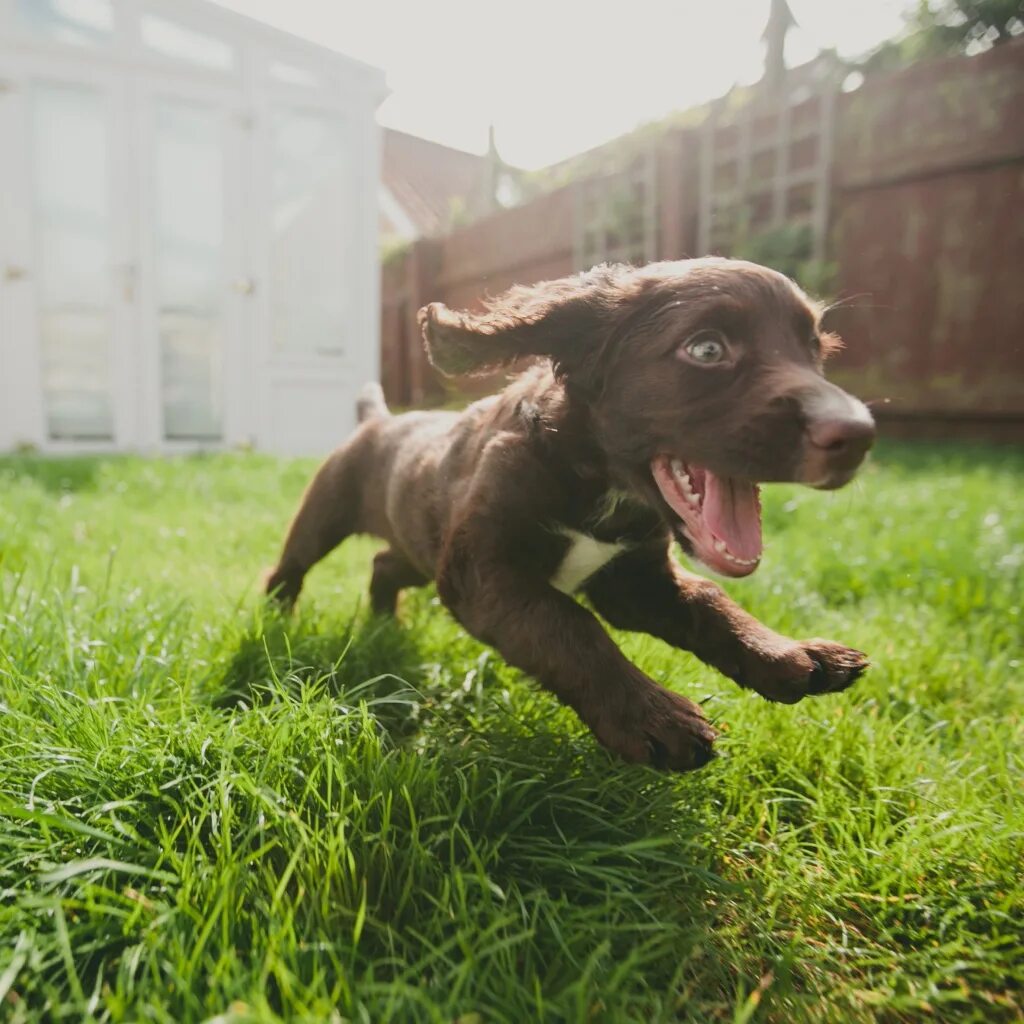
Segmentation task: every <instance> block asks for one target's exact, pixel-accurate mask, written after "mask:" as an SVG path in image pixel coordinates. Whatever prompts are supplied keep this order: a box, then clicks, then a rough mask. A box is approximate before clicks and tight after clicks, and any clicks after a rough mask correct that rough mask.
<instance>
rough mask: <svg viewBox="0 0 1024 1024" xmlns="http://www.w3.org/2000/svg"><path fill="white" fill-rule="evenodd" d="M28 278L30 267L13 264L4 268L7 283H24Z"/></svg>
mask: <svg viewBox="0 0 1024 1024" xmlns="http://www.w3.org/2000/svg"><path fill="white" fill-rule="evenodd" d="M26 277H28V267H19V266H16V265H15V264H13V263H9V264H8V265H7V266H6V267H4V280H5V281H23V280H24V279H25V278H26Z"/></svg>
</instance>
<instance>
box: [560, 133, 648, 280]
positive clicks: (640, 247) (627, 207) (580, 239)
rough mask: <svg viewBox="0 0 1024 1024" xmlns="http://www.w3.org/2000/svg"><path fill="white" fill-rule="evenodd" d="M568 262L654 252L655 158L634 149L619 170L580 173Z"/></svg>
mask: <svg viewBox="0 0 1024 1024" xmlns="http://www.w3.org/2000/svg"><path fill="white" fill-rule="evenodd" d="M575 203H576V209H575V216H574V225H575V238H574V240H573V249H574V253H573V262H574V263H575V265H576V267H577V268H579V269H581V270H585V269H587V268H589V267H592V266H594V265H595V264H597V263H634V264H637V265H640V264H643V263H649V262H650V261H651V260H654V259H656V258H657V254H658V190H657V159H656V155H655V152H654V150H653V148H651V149H647V150H645V151H643V152H641V153H638V154H637V155H636V156H635V157H634V158H633V159H632V160H631V161H630V162H629V164H628V165H627V166H626V167H625V168H624V169H623V170H621V171H617V172H614V173H611V174H603V175H599V176H595V177H591V178H585V179H583V180H581V181H579V182H577V184H576V187H575Z"/></svg>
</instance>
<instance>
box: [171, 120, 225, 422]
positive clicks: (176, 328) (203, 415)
mask: <svg viewBox="0 0 1024 1024" xmlns="http://www.w3.org/2000/svg"><path fill="white" fill-rule="evenodd" d="M155 117H156V153H155V159H156V224H155V229H154V230H155V239H154V249H155V254H156V267H155V270H156V285H157V304H158V321H159V332H160V354H161V369H162V376H161V380H162V391H163V414H164V435H165V436H166V437H168V438H172V439H173V438H180V439H214V438H219V437H220V436H221V430H222V420H223V394H224V325H223V315H224V311H223V295H224V280H223V241H224V196H223V181H224V165H223V146H222V142H221V118H220V114H219V112H218V111H216V110H212V109H210V108H207V107H204V106H202V105H199V104H192V103H187V102H184V101H181V100H161V101H160V102H158V103H157V105H156V111H155Z"/></svg>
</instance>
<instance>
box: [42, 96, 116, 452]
mask: <svg viewBox="0 0 1024 1024" xmlns="http://www.w3.org/2000/svg"><path fill="white" fill-rule="evenodd" d="M28 113H29V133H30V143H29V159H30V162H31V167H32V171H31V178H32V214H33V221H34V225H35V261H34V263H35V275H34V277H35V294H36V303H37V307H36V317H37V321H36V322H37V330H38V339H39V351H40V365H41V376H42V392H43V408H44V415H45V422H46V434H47V437H48V438H49V439H50V440H91V441H112V440H113V439H114V433H115V431H114V380H113V367H114V351H113V324H114V317H113V310H112V305H113V297H114V296H113V288H112V284H113V282H112V279H111V268H112V267H113V264H114V259H113V251H112V250H113V245H112V242H113V239H112V223H111V221H112V216H111V162H112V161H111V147H110V135H109V98H108V95H107V94H106V93H105V92H104V91H103V90H101V89H99V88H95V87H90V86H88V85H83V84H78V83H68V82H59V81H46V80H45V79H37V80H35V81H33V82H31V84H30V86H29V108H28Z"/></svg>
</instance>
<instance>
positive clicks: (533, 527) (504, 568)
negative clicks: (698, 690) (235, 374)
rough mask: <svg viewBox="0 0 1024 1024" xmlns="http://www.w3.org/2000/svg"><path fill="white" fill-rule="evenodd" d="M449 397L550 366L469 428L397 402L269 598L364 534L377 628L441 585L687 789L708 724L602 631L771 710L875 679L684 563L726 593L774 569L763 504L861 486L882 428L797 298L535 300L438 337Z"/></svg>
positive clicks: (676, 281)
mask: <svg viewBox="0 0 1024 1024" xmlns="http://www.w3.org/2000/svg"><path fill="white" fill-rule="evenodd" d="M419 319H420V324H421V326H422V329H423V337H424V340H425V342H426V346H427V351H428V353H429V356H430V359H431V361H432V362H433V364H434V365H435V366H436V367H437V368H438V369H439V370H441V371H442V372H444V373H448V374H459V373H473V372H479V371H481V370H486V369H493V368H494V367H497V366H500V365H502V364H506V363H510V362H512V361H514V360H516V359H519V358H521V357H524V356H525V357H538V358H536V360H535V363H534V365H533V366H532V367H531V368H529V369H528V370H527V371H526V372H524V373H523V374H522V375H520V376H519V377H518V378H516V379H514V380H513V382H512V383H510V384H509V385H508V387H506V388H505V390H504V391H502V392H501V393H500V394H497V395H494V396H492V397H489V398H485V399H484V400H482V401H479V402H476V403H474V404H473V405H471V406H469V407H468V408H467V409H466V410H465V411H464V412H461V413H455V412H411V413H406V414H403V415H400V416H391V415H390V414H389V413H388V411H387V407H386V406H385V405H384V400H383V396H382V394H381V392H380V389H379V387H377V386H376V385H374V386H371V388H370V389H368V390H366V391H365V392H364V395H363V397H362V399H361V400H360V406H359V417H360V420H361V425H360V426H359V427H358V429H357V430H356V432H355V433H354V434H353V435H352V436H351V437H350V438H349V440H348V441H346V442H345V443H344V444H343V445H342V446H341V447H340V448H339V449H338V450H337V451H335V452H334V454H333V455H331V456H330V457H329V458H328V459H327V461H326V462H325V463H324V464H323V466H322V467H321V468H320V470H319V472H318V473H317V474H316V476H315V478H314V479H313V481H312V483H311V484H310V485H309V488H308V489H307V491H306V494H305V496H304V498H303V499H302V503H301V506H300V508H299V511H298V513H297V515H296V516H295V519H294V521H293V522H292V524H291V528H290V530H289V531H288V535H287V539H286V541H285V544H284V549H283V551H282V552H281V557H280V560H279V561H278V563H277V566H276V567H275V568H274V569H273V570H271V572H270V573H269V575H268V577H267V591H268V593H271V594H273V595H275V596H276V597H277V598H278V599H279V600H281V601H282V602H284V603H286V604H290V603H292V602H294V600H295V599H296V597H298V594H299V591H300V589H301V587H302V581H303V578H304V577H305V575H306V573H307V572H308V571H309V569H310V568H311V567H312V566H313V565H314V564H315V563H316V562H318V561H319V560H320V559H321V558H323V557H324V556H325V555H326V554H327V553H328V552H329V551H331V549H332V548H334V547H335V546H336V545H337V544H339V543H341V541H343V540H344V539H345V538H346V537H348V536H349V535H350V534H353V533H369V534H374V535H375V536H378V537H381V538H383V539H384V540H385V541H386V542H387V544H388V546H387V548H386V549H385V550H383V551H382V552H380V553H379V554H378V555H377V556H376V558H375V559H374V564H373V575H372V579H371V581H370V595H371V600H372V605H373V608H374V610H375V611H377V612H388V613H390V612H393V611H394V610H395V605H396V601H397V598H398V594H399V592H400V591H401V590H402V589H403V588H405V587H412V586H420V585H422V584H425V583H427V582H428V581H429V580H432V579H433V580H436V581H437V590H438V594H439V595H440V597H441V600H442V601H443V602H444V604H445V605H446V606H447V608H448V609H449V610H450V611H451V613H452V614H453V615H454V616H455V617H456V619H458V621H459V622H460V623H461V624H462V625H463V626H464V627H465V628H466V629H467V630H468V631H469V632H470V633H471V634H472V635H473V636H475V637H477V638H478V639H480V640H481V641H483V642H484V643H487V644H490V645H492V646H494V647H496V648H497V649H498V651H499V652H500V653H501V655H502V656H503V657H504V658H505V660H506V661H507V662H509V664H511V665H515V666H517V667H518V668H520V669H522V670H523V671H524V672H527V673H529V674H530V675H532V676H534V677H535V678H536V679H537V680H539V682H540V683H541V684H542V685H543V686H544V687H546V688H547V689H549V690H551V691H552V692H553V693H554V694H555V695H556V696H557V697H558V698H559V699H560V700H562V701H564V702H565V703H566V704H568V705H569V706H570V707H572V708H573V709H574V710H575V711H576V713H577V714H578V715H579V716H580V718H582V719H583V721H584V722H585V723H586V724H587V726H588V727H589V728H590V729H591V730H592V731H593V733H594V735H595V736H596V737H597V739H598V741H599V742H600V743H602V744H604V746H605V747H607V748H608V749H609V750H611V751H614V752H615V753H616V754H618V755H619V756H620V757H623V758H625V759H626V760H627V761H633V762H644V763H648V764H652V765H655V766H659V767H664V768H669V769H675V770H686V769H692V768H697V767H699V766H700V765H703V764H704V763H705V762H706V761H707V760H708V759H709V758H710V757H711V756H712V755H713V749H712V744H713V741H714V738H715V733H714V731H713V730H712V728H711V727H710V726H709V724H708V723H707V721H706V720H705V719H704V717H703V715H702V714H701V711H700V708H699V707H698V706H697V705H696V704H694V703H693V702H692V701H689V700H687V699H686V698H685V697H682V696H680V695H679V694H676V693H673V692H671V691H669V690H666V689H664V688H663V687H661V686H659V685H658V684H657V683H655V682H654V681H653V680H652V679H650V678H649V677H648V676H647V675H645V674H644V673H643V672H641V671H640V670H639V669H638V668H637V667H636V666H635V665H633V664H632V663H631V662H629V661H628V660H627V659H626V658H625V657H624V656H623V655H622V654H621V652H620V651H619V649H618V647H616V645H615V644H614V643H613V642H612V640H611V638H610V637H609V636H608V634H607V633H606V632H605V630H604V628H603V627H602V625H601V622H600V621H599V620H598V618H597V616H595V614H594V613H593V612H591V611H590V610H589V609H588V608H586V607H584V606H583V605H582V604H580V603H579V602H578V601H577V600H576V598H575V595H577V594H582V595H585V596H586V598H587V600H588V602H589V604H590V606H591V607H592V608H593V609H594V611H596V612H597V615H600V616H601V618H603V619H604V620H605V621H606V622H608V623H610V624H611V625H612V626H615V627H617V628H620V629H627V630H637V631H641V632H645V633H650V634H652V635H653V636H657V637H660V638H661V639H662V640H665V641H667V642H668V643H670V644H672V645H674V646H676V647H678V648H681V649H682V650H686V651H692V652H693V653H694V654H696V655H697V657H698V658H700V659H701V660H702V661H704V662H706V663H707V664H709V665H712V666H714V668H716V669H718V671H720V672H722V673H723V674H725V675H726V676H728V677H729V678H731V679H733V680H735V681H736V682H737V683H739V684H740V685H741V686H744V687H749V688H750V689H753V690H756V691H757V692H758V693H760V694H761V695H763V696H764V697H766V698H768V699H769V700H773V701H782V702H785V703H792V702H795V701H798V700H800V699H801V698H802V697H804V696H807V695H808V694H821V693H831V692H834V691H837V690H844V689H846V687H848V686H849V685H850V684H851V683H852V682H853V681H854V680H855V679H856V678H857V677H858V676H859V675H860V674H861V672H863V670H864V669H865V668H866V666H867V660H866V658H865V656H864V655H863V654H862V653H861V652H859V651H855V650H851V649H850V648H848V647H843V646H841V645H839V644H836V643H830V642H828V641H825V640H808V641H796V640H791V639H788V638H787V637H784V636H781V635H779V634H778V633H775V632H773V631H772V630H771V629H769V628H767V627H766V626H764V625H762V624H761V623H760V622H758V621H757V620H756V619H754V618H753V617H752V616H750V615H748V614H747V613H746V612H744V611H743V610H742V609H740V608H739V607H738V606H737V605H736V604H735V603H733V601H732V600H730V599H729V598H728V597H727V596H726V594H725V593H724V592H723V591H722V589H721V588H720V587H719V586H717V585H716V584H715V583H712V582H710V581H709V580H706V579H702V578H700V577H698V576H694V575H691V574H690V573H689V572H686V571H684V570H683V569H682V568H681V567H680V566H679V564H678V563H677V562H676V561H675V559H674V558H673V554H672V548H673V542H675V541H678V543H679V545H680V546H681V548H682V549H683V551H684V552H685V553H686V554H687V555H688V556H690V557H691V558H693V559H696V560H698V561H700V562H703V563H704V564H705V565H706V566H708V567H710V568H711V569H713V570H714V571H715V572H717V573H719V574H721V575H723V576H732V577H736V576H746V575H748V574H749V573H752V572H753V571H754V570H755V569H756V568H757V565H758V563H759V561H760V559H761V510H760V503H759V499H758V484H759V483H762V482H766V481H796V482H800V483H804V484H807V485H808V486H811V487H816V488H822V489H831V488H836V487H841V486H843V485H844V484H845V483H847V482H848V481H849V480H850V479H851V478H852V477H853V475H854V473H855V472H856V471H857V468H858V467H859V466H860V464H861V462H862V461H863V459H864V456H865V454H866V453H867V451H868V449H869V448H870V446H871V444H872V442H873V440H874V437H875V427H874V423H873V421H872V418H871V415H870V414H869V412H868V410H867V409H866V408H865V406H864V405H863V404H862V403H861V402H860V401H858V400H857V399H856V398H853V397H851V396H850V395H848V394H846V393H845V392H844V391H842V390H840V389H839V388H838V387H836V386H835V385H833V384H830V383H828V382H827V381H826V380H825V379H824V377H823V375H822V364H823V361H824V359H825V357H826V355H827V354H828V352H829V351H830V350H831V349H832V348H834V347H835V346H836V345H837V344H838V341H837V339H835V338H834V337H831V336H829V335H828V334H825V333H823V332H822V330H821V324H820V310H819V308H818V307H817V306H816V305H815V304H814V303H813V302H812V301H811V300H809V299H808V298H807V296H806V295H805V294H804V293H803V292H802V291H801V290H800V289H799V288H798V287H797V286H796V285H795V284H794V283H793V282H792V281H790V280H789V279H788V278H786V277H784V276H782V275H781V274H778V273H776V272H775V271H772V270H768V269H766V268H765V267H761V266H758V265H756V264H752V263H745V262H739V261H732V260H726V259H717V258H708V259H699V260H683V261H679V262H668V263H656V264H652V265H650V266H647V267H643V268H639V269H636V268H633V267H628V266H601V267H597V268H595V269H593V270H591V271H588V272H587V273H584V274H579V275H577V276H575V277H569V278H565V279H563V280H558V281H548V282H544V283H541V284H538V285H534V286H531V287H515V288H513V289H512V290H511V291H509V292H507V293H506V294H505V295H503V296H501V297H500V298H498V299H496V300H494V301H492V302H491V303H490V304H489V305H488V307H487V311H486V312H484V313H481V314H472V313H457V312H453V311H452V310H449V309H447V308H446V307H445V306H443V305H441V304H440V303H432V304H431V305H429V306H427V307H426V308H424V309H422V310H421V311H420V314H419Z"/></svg>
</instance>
